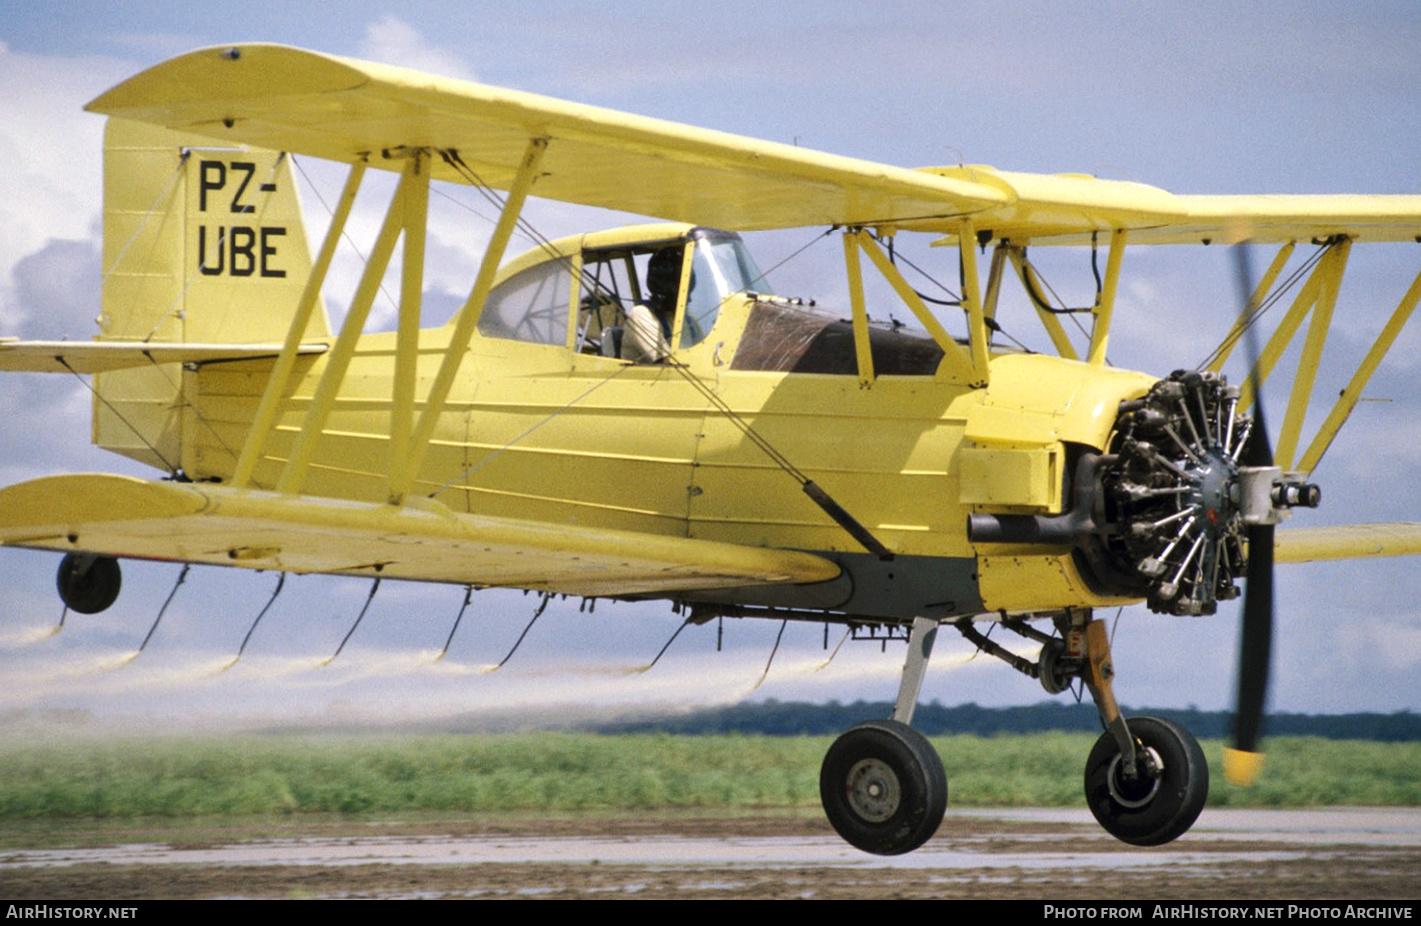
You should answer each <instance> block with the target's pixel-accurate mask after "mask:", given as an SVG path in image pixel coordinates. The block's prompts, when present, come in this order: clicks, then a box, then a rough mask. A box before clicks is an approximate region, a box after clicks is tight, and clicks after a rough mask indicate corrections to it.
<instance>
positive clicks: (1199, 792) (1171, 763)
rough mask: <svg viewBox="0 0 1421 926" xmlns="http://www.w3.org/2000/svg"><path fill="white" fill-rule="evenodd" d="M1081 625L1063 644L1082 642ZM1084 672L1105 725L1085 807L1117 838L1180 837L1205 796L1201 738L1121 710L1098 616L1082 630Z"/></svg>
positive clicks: (1153, 841) (1151, 842)
mask: <svg viewBox="0 0 1421 926" xmlns="http://www.w3.org/2000/svg"><path fill="white" fill-rule="evenodd" d="M1078 632H1079V631H1078V628H1076V627H1073V628H1072V629H1071V633H1070V634H1069V635H1068V640H1069V642H1068V648H1070V647H1071V646H1072V645H1075V646H1077V647H1078V646H1079V640H1080V637H1078V636H1077V633H1078ZM1084 642H1085V657H1086V658H1085V660H1084V665H1083V666H1082V676H1083V677H1084V679H1085V683H1086V687H1087V688H1088V689H1089V690H1090V694H1091V697H1092V698H1093V699H1094V700H1095V705H1096V707H1097V708H1098V709H1099V710H1100V716H1101V719H1102V720H1103V721H1104V722H1105V726H1106V730H1105V732H1104V733H1102V734H1101V736H1100V739H1099V740H1097V741H1096V743H1095V746H1094V748H1092V749H1091V751H1090V756H1089V758H1087V759H1086V767H1085V794H1086V801H1087V803H1088V804H1089V805H1090V812H1091V813H1092V814H1094V815H1095V819H1096V820H1097V821H1098V822H1099V823H1100V825H1101V826H1103V827H1105V829H1106V831H1107V832H1109V833H1110V834H1111V835H1112V836H1114V837H1115V838H1117V839H1119V840H1121V841H1123V842H1128V843H1130V844H1132V845H1136V846H1158V845H1163V844H1164V843H1167V842H1170V841H1172V840H1174V839H1177V838H1179V837H1180V836H1182V835H1184V833H1185V832H1186V831H1187V830H1188V829H1189V827H1191V826H1193V825H1194V821H1195V820H1197V819H1198V818H1199V812H1200V811H1201V810H1203V809H1204V801H1205V799H1206V798H1208V796H1209V766H1208V764H1207V763H1206V762H1205V761H1204V753H1203V751H1202V750H1201V749H1200V748H1199V743H1198V742H1196V741H1195V739H1194V737H1192V736H1190V735H1189V733H1188V732H1187V731H1185V730H1184V729H1183V728H1182V727H1179V726H1176V725H1175V724H1173V723H1171V722H1170V721H1168V720H1163V719H1160V718H1158V717H1136V718H1134V719H1133V720H1131V721H1129V722H1128V724H1127V723H1126V721H1125V718H1124V717H1123V716H1122V715H1121V714H1120V706H1119V704H1117V703H1116V701H1115V692H1114V688H1113V686H1112V684H1111V683H1112V680H1113V679H1114V675H1115V669H1114V666H1113V664H1112V662H1111V658H1110V640H1109V637H1108V636H1107V635H1106V632H1105V624H1104V622H1102V621H1098V620H1091V621H1089V622H1088V623H1086V624H1085V627H1084Z"/></svg>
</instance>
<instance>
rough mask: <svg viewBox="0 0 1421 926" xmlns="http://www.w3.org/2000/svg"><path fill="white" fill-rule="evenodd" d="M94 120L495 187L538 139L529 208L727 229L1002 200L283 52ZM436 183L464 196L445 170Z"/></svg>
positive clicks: (948, 182) (165, 85) (159, 80)
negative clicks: (408, 155)
mask: <svg viewBox="0 0 1421 926" xmlns="http://www.w3.org/2000/svg"><path fill="white" fill-rule="evenodd" d="M88 108H89V109H90V110H93V111H96V112H101V113H105V114H108V115H113V116H123V117H125V118H129V119H136V120H139V121H143V122H151V123H156V124H160V125H164V126H167V127H169V128H173V129H180V130H183V131H188V132H197V133H199V134H203V135H207V136H210V137H213V138H217V139H222V140H225V141H228V142H229V143H230V142H239V143H243V144H252V145H258V146H261V147H263V148H269V149H272V150H275V151H291V152H295V153H298V154H308V155H312V156H315V157H321V158H328V159H331V160H336V161H344V162H354V161H356V160H359V159H362V158H367V157H368V158H369V160H370V162H371V164H372V165H374V166H387V167H388V166H391V163H390V162H391V161H393V166H394V167H395V169H399V168H400V167H401V166H402V164H403V161H402V160H395V159H398V158H400V156H401V153H402V152H403V151H406V150H408V149H409V148H414V147H427V148H431V149H436V150H439V151H441V152H450V151H453V152H457V154H458V158H459V159H460V160H461V161H462V162H463V163H464V164H465V165H467V166H468V168H469V169H470V170H471V171H472V172H473V173H474V174H477V175H478V177H479V178H481V180H482V182H484V183H486V184H488V185H490V186H493V187H498V188H507V186H508V185H509V183H511V181H512V178H513V176H514V172H515V170H516V168H517V167H518V165H519V163H520V161H521V160H522V158H523V155H524V151H525V149H526V148H527V145H528V142H529V139H530V138H535V137H537V138H547V139H549V140H550V142H549V145H548V148H547V152H546V154H545V155H544V157H543V160H542V164H541V174H540V176H539V177H538V180H537V183H536V185H535V187H534V193H535V194H536V195H538V196H543V197H547V198H550V199H558V200H565V201H567V202H575V203H582V204H585V205H591V206H602V207H605V208H609V209H619V210H625V211H629V212H636V213H640V214H643V215H652V216H662V217H666V218H673V219H682V220H685V221H691V222H697V223H702V224H708V225H718V226H721V227H725V228H741V229H743V228H766V227H778V226H789V225H816V224H833V223H836V222H843V221H862V222H868V221H874V220H879V219H894V218H909V217H917V216H925V215H932V216H941V215H961V214H963V213H967V212H972V211H975V210H978V209H981V208H983V207H985V206H988V205H990V204H992V203H996V202H1000V201H1001V200H1002V198H1003V194H1002V193H1001V191H1000V190H998V189H996V188H995V187H992V186H990V185H983V184H977V183H972V182H964V181H961V180H957V179H954V178H948V177H938V176H933V175H928V174H923V173H921V172H918V171H913V170H905V169H902V168H896V167H887V166H884V165H881V164H875V163H871V162H868V161H859V160H855V159H853V158H844V157H837V156H834V155H827V154H821V153H818V152H814V151H810V150H808V149H804V148H797V147H795V146H792V145H782V144H775V143H772V142H764V141H756V140H754V139H748V138H741V137H739V136H734V135H728V134H725V133H721V132H712V131H708V130H705V129H698V128H692V127H689V126H684V125H678V124H675V123H671V122H664V121H661V120H657V119H649V118H645V117H640V116H632V115H627V114H625V113H619V112H614V111H612V110H607V109H600V108H597V107H593V106H585V105H579V104H576V103H568V102H564V101H562V100H555V99H551V98H549V97H543V96H537V95H535V94H531V93H521V92H518V91H514V90H505V89H502V88H498V87H490V86H486V85H483V84H476V83H470V82H467V81H460V80H452V79H447V78H441V77H436V76H432V75H429V74H422V73H419V72H416V71H410V70H406V69H403V68H396V67H390V66H387V65H380V64H372V63H369V62H364V61H356V60H353V59H349V58H338V57H334V56H329V55H321V54H317V53H314V52H308V51H302V50H299V49H295V48H286V47H282V46H275V45H239V46H232V47H225V48H212V49H205V50H202V51H196V52H192V53H189V54H187V55H183V56H181V57H178V58H174V59H172V60H170V61H167V62H165V63H163V64H159V65H157V66H155V67H153V68H150V69H149V70H147V71H144V72H143V73H141V74H138V75H136V76H134V77H132V78H130V79H129V80H127V81H125V82H124V83H122V84H119V85H118V86H117V87H114V88H113V89H112V90H110V91H108V92H107V93H105V94H104V95H103V96H100V97H99V98H98V99H96V100H94V101H93V102H92V103H90V104H89V107H88ZM434 176H435V177H436V178H437V179H442V180H451V181H456V182H461V183H468V182H470V180H469V178H468V177H467V176H464V175H463V174H461V173H460V171H459V170H458V169H457V167H456V166H455V164H454V163H452V162H450V161H440V160H439V159H435V160H434Z"/></svg>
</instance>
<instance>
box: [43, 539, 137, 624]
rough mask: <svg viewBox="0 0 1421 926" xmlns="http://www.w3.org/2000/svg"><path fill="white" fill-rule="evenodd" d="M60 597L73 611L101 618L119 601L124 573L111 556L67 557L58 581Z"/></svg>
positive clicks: (70, 555) (60, 567) (82, 555)
mask: <svg viewBox="0 0 1421 926" xmlns="http://www.w3.org/2000/svg"><path fill="white" fill-rule="evenodd" d="M55 585H57V586H58V587H59V597H60V598H61V599H62V600H63V601H64V604H65V606H66V607H67V608H69V610H71V611H78V612H79V613H80V614H98V613H99V612H100V611H103V610H106V609H107V608H108V606H109V605H111V604H113V603H114V602H115V601H116V600H118V592H119V589H120V588H122V587H123V572H122V570H120V569H119V567H118V560H116V559H114V558H113V557H111V556H91V555H88V554H85V553H66V554H64V559H62V560H60V561H59V575H57V576H56V577H55Z"/></svg>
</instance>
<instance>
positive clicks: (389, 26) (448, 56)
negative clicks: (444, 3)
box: [360, 14, 478, 80]
mask: <svg viewBox="0 0 1421 926" xmlns="http://www.w3.org/2000/svg"><path fill="white" fill-rule="evenodd" d="M360 54H361V56H362V57H365V58H369V59H371V60H373V61H381V62H384V63H385V64H395V65H399V66H400V67H406V68H413V69H415V70H417V71H429V72H430V73H433V74H439V75H442V76H445V77H458V78H462V79H464V80H478V76H477V75H476V74H475V73H474V70H473V68H471V67H469V65H468V63H467V62H465V61H464V59H463V58H461V57H460V56H459V55H458V54H457V53H455V52H452V51H449V50H448V49H444V48H440V47H438V46H437V45H433V44H431V43H430V42H429V41H428V40H426V39H425V37H424V36H422V35H420V33H419V31H418V30H416V29H415V28H414V27H413V26H411V25H410V24H409V23H406V22H404V21H403V20H401V19H399V18H398V17H396V16H394V15H391V14H387V15H386V16H385V17H384V18H383V19H381V20H380V21H379V22H374V23H371V24H370V25H368V26H366V27H365V40H364V41H363V42H361V45H360Z"/></svg>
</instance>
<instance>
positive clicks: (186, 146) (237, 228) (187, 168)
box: [94, 118, 330, 471]
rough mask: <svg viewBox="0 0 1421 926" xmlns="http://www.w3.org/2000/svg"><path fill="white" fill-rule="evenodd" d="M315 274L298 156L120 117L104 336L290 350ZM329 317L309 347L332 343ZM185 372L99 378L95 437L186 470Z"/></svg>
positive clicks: (109, 210)
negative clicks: (296, 169)
mask: <svg viewBox="0 0 1421 926" xmlns="http://www.w3.org/2000/svg"><path fill="white" fill-rule="evenodd" d="M310 273H311V251H310V248H309V246H308V245H307V242H306V233H305V227H304V225H303V224H302V221H301V209H300V204H299V202H298V200H297V195H296V185H295V181H294V177H293V175H292V173H291V165H290V158H289V157H287V156H286V155H284V154H280V153H278V152H274V151H265V150H261V149H253V148H243V149H236V148H216V147H204V142H203V141H201V140H199V139H198V138H196V137H193V136H185V135H182V134H179V133H177V132H173V131H169V130H167V129H163V128H157V127H154V126H150V125H146V124H144V123H139V122H132V121H129V120H125V119H116V118H115V119H110V120H109V121H108V127H107V129H106V131H105V135H104V282H103V311H102V314H101V315H100V317H99V328H100V334H99V339H100V340H121V341H143V342H161V343H175V342H185V343H205V344H239V343H256V342H266V343H272V342H276V343H279V342H280V341H281V340H282V339H283V338H284V337H285V336H286V332H287V328H288V327H289V326H290V322H291V318H292V314H293V312H294V311H295V308H296V305H297V303H298V301H299V299H300V297H301V291H302V289H303V288H304V286H305V285H306V281H307V279H308V278H309V277H310ZM329 332H330V325H329V322H328V321H327V318H326V313H325V312H324V310H322V311H319V312H314V313H312V316H311V322H310V323H309V325H308V326H307V331H306V332H305V336H306V338H307V339H316V338H321V337H325V336H328V335H329ZM184 378H185V374H184V372H183V371H182V370H181V369H180V368H178V367H177V366H175V365H167V366H156V365H155V366H154V367H151V368H139V369H134V370H123V371H117V372H110V373H103V374H99V375H98V376H97V377H96V379H95V390H96V392H97V393H98V394H99V398H98V399H97V400H96V402H95V405H94V442H95V443H96V444H99V445H101V446H104V447H106V448H108V449H110V450H114V451H116V452H118V453H122V454H125V455H127V456H131V457H133V458H135V459H138V460H142V461H143V462H145V463H149V464H152V465H154V466H158V467H160V468H163V469H167V470H169V471H176V470H177V469H179V468H181V465H182V464H181V452H182V446H183V441H182V431H183V418H184V415H183V412H184V407H185V406H186V405H187V404H188V403H187V402H186V401H184V398H183V392H184V389H183V381H184Z"/></svg>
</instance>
